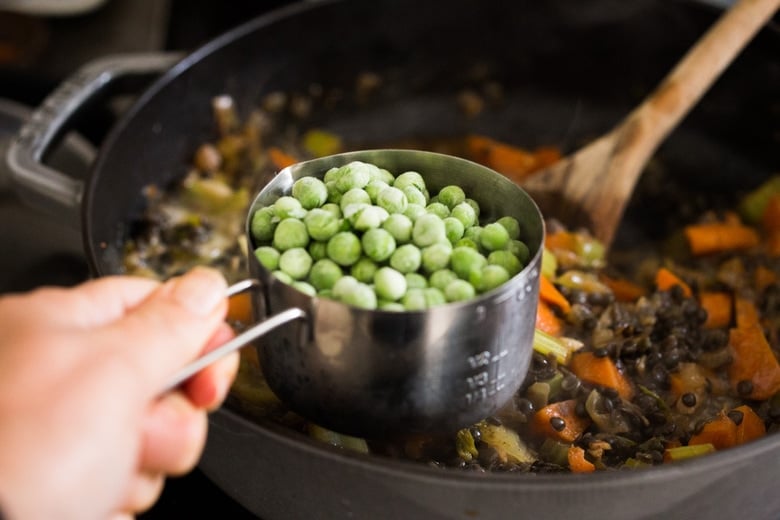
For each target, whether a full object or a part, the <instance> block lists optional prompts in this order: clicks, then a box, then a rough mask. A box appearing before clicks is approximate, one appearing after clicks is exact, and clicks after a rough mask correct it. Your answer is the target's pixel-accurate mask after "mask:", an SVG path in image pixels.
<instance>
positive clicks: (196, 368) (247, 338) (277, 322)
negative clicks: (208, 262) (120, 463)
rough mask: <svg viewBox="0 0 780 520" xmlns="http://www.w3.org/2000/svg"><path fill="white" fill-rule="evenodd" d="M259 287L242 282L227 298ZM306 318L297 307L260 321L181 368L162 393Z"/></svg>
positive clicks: (229, 292) (251, 281)
mask: <svg viewBox="0 0 780 520" xmlns="http://www.w3.org/2000/svg"><path fill="white" fill-rule="evenodd" d="M261 287H262V284H261V283H260V281H259V280H255V279H247V280H242V281H240V282H237V283H235V284H233V285H231V286H230V287H228V289H227V296H228V297H231V296H235V295H237V294H240V293H243V292H246V291H249V290H259V289H260V288H261ZM306 318H307V315H306V312H305V311H303V310H302V309H299V308H298V307H292V308H289V309H286V310H283V311H281V312H279V313H277V314H274V315H273V316H270V317H268V318H266V319H265V320H263V321H261V322H260V323H258V324H257V325H253V326H252V327H250V328H249V329H247V330H245V331H244V332H242V333H241V334H239V335H238V336H236V337H235V338H233V339H231V340H230V341H228V342H227V343H225V344H223V345H221V346H219V347H217V348H216V349H214V350H211V351H209V352H207V353H206V354H204V355H202V356H201V357H199V358H197V359H196V360H195V361H193V362H192V363H190V364H188V365H186V366H185V367H183V368H182V369H181V370H179V371H178V372H177V373H176V374H175V375H174V376H173V377H172V378H171V379H170V380H169V381H168V384H167V385H166V386H165V388H164V389H163V393H165V392H168V391H170V390H173V389H175V388H176V387H178V386H179V385H180V384H182V383H183V382H184V381H186V380H187V379H189V378H191V377H192V376H194V375H195V374H197V373H198V372H200V371H201V370H203V369H204V368H206V367H207V366H209V365H210V364H212V363H214V362H215V361H217V360H218V359H221V358H223V357H225V356H226V355H228V354H229V353H231V352H233V351H234V350H238V349H240V348H241V347H244V346H246V345H248V344H249V343H251V342H252V341H254V340H256V339H257V338H260V337H262V336H264V335H265V334H266V333H268V332H270V331H272V330H274V329H275V328H277V327H280V326H282V325H284V324H285V323H289V322H291V321H293V320H299V319H306Z"/></svg>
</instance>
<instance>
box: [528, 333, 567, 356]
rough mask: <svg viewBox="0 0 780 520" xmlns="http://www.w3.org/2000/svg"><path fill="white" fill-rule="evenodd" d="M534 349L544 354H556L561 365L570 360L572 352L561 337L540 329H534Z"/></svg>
mask: <svg viewBox="0 0 780 520" xmlns="http://www.w3.org/2000/svg"><path fill="white" fill-rule="evenodd" d="M534 350H535V351H536V352H538V353H539V354H541V355H543V356H549V355H553V356H555V360H556V361H558V363H559V364H561V365H565V364H567V363H568V362H569V356H571V352H572V351H571V349H570V348H569V347H567V346H566V345H565V344H564V343H563V342H562V341H561V340H560V339H558V338H556V337H555V336H551V335H550V334H547V333H546V332H544V331H541V330H539V329H536V330H535V331H534Z"/></svg>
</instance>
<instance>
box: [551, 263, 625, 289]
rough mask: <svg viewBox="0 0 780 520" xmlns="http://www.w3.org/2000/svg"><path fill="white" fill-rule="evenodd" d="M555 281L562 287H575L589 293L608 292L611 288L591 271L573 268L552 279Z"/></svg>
mask: <svg viewBox="0 0 780 520" xmlns="http://www.w3.org/2000/svg"><path fill="white" fill-rule="evenodd" d="M554 280H555V283H556V284H558V285H561V286H562V287H568V288H570V289H577V290H580V291H583V292H586V293H589V294H610V293H612V290H611V289H610V288H609V287H607V286H606V285H605V284H603V283H602V282H601V281H599V279H598V276H596V275H595V274H593V273H586V272H584V271H577V270H575V269H572V270H569V271H566V272H565V273H563V274H562V275H560V276H558V277H557V278H555V279H554Z"/></svg>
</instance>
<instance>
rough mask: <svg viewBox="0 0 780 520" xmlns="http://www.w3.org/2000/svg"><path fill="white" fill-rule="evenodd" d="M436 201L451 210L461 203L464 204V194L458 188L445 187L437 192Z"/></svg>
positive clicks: (461, 189) (452, 186)
mask: <svg viewBox="0 0 780 520" xmlns="http://www.w3.org/2000/svg"><path fill="white" fill-rule="evenodd" d="M438 200H439V202H441V203H442V204H444V205H446V206H447V207H448V208H449V209H452V208H454V207H455V206H457V205H458V204H460V203H461V202H465V200H466V193H465V192H464V191H463V188H461V187H460V186H454V185H450V186H445V187H444V188H442V189H441V190H439V195H438Z"/></svg>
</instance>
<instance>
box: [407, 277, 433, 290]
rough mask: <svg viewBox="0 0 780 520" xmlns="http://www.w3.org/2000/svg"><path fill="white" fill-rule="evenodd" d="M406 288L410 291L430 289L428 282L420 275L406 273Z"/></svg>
mask: <svg viewBox="0 0 780 520" xmlns="http://www.w3.org/2000/svg"><path fill="white" fill-rule="evenodd" d="M404 277H405V278H406V287H407V288H408V289H425V288H426V287H428V280H426V279H425V277H424V276H423V275H421V274H420V273H406V274H405V275H404Z"/></svg>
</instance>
